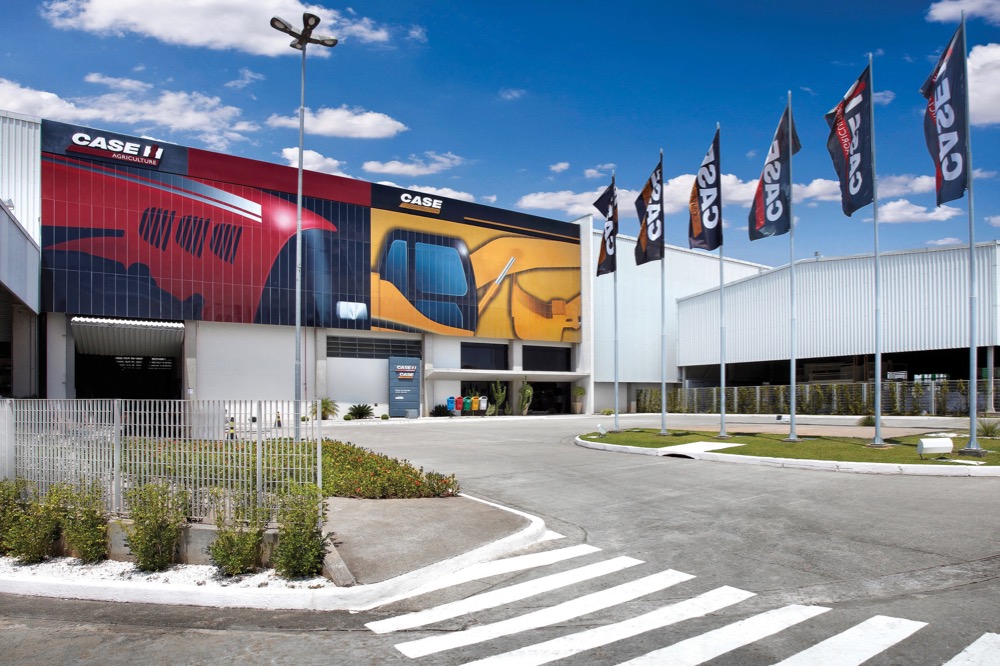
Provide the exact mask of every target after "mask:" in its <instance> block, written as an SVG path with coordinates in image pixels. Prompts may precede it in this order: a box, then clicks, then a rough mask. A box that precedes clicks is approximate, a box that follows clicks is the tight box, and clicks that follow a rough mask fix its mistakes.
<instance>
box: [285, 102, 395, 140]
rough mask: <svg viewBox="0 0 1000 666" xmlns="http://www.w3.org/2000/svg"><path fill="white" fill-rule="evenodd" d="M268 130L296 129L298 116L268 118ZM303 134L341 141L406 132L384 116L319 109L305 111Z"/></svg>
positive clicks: (379, 137) (342, 109)
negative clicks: (340, 139) (335, 138)
mask: <svg viewBox="0 0 1000 666" xmlns="http://www.w3.org/2000/svg"><path fill="white" fill-rule="evenodd" d="M267 124H268V125H269V126H271V127H288V128H295V129H298V127H299V116H298V113H295V114H294V115H291V116H279V115H277V114H275V115H272V116H271V117H270V118H268V119H267ZM305 124H306V131H307V132H308V133H310V134H318V135H321V136H333V137H339V138H345V139H386V138H391V137H394V136H396V135H397V134H399V133H400V132H405V131H406V130H408V129H409V128H408V127H407V126H406V125H404V124H403V123H401V122H399V121H398V120H395V119H393V118H390V117H389V116H387V115H385V114H384V113H377V112H375V111H365V110H364V109H361V108H354V109H349V108H347V106H346V105H344V106H341V107H340V108H337V109H329V108H323V109H320V110H319V111H318V112H315V113H314V112H313V111H311V110H309V109H306V113H305Z"/></svg>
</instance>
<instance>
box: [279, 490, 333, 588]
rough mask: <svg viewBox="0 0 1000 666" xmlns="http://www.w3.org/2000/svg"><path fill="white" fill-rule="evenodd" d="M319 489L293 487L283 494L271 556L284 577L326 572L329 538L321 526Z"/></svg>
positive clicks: (306, 575) (300, 576)
mask: <svg viewBox="0 0 1000 666" xmlns="http://www.w3.org/2000/svg"><path fill="white" fill-rule="evenodd" d="M321 502H322V497H321V496H320V492H319V488H317V487H316V486H314V485H311V484H304V485H301V486H293V487H292V489H291V490H290V491H289V492H288V493H287V494H286V495H283V496H282V497H281V502H280V505H279V508H278V523H279V527H278V545H277V547H275V549H274V556H273V558H272V560H273V563H274V570H275V571H276V572H277V573H278V575H279V576H281V577H283V578H305V577H308V576H315V575H317V574H319V573H321V572H322V571H323V558H324V556H325V555H326V537H325V536H323V532H322V530H321V529H320V518H321V516H320V506H321Z"/></svg>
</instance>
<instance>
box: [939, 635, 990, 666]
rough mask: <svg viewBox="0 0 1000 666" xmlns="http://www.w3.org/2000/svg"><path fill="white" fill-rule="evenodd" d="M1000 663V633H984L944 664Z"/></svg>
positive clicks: (952, 665)
mask: <svg viewBox="0 0 1000 666" xmlns="http://www.w3.org/2000/svg"><path fill="white" fill-rule="evenodd" d="M996 664H1000V634H983V635H982V636H980V637H979V638H978V639H976V642H975V643H973V644H972V645H970V646H969V647H967V648H965V649H964V650H962V651H961V652H960V653H959V654H957V655H955V658H954V659H952V660H951V661H949V662H947V663H946V664H945V665H944V666H996Z"/></svg>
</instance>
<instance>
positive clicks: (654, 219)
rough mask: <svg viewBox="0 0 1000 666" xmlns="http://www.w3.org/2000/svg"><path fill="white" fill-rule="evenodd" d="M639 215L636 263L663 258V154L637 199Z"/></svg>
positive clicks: (636, 206) (636, 208)
mask: <svg viewBox="0 0 1000 666" xmlns="http://www.w3.org/2000/svg"><path fill="white" fill-rule="evenodd" d="M635 212H636V213H637V214H638V215H639V241H638V242H637V243H636V245H635V263H636V265H637V266H638V265H641V264H644V263H646V262H647V261H656V260H658V259H663V154H662V153H661V154H660V163H659V164H657V165H656V168H655V169H653V173H652V174H650V176H649V180H647V181H646V184H645V185H644V186H643V188H642V192H640V193H639V197H638V198H637V199H636V200H635Z"/></svg>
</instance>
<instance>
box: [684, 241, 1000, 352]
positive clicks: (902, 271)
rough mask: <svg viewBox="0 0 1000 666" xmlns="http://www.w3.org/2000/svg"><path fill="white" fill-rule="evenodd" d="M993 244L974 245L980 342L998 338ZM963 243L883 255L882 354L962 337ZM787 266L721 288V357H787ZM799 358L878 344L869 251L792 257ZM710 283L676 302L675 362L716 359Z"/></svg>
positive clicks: (965, 325) (965, 300)
mask: <svg viewBox="0 0 1000 666" xmlns="http://www.w3.org/2000/svg"><path fill="white" fill-rule="evenodd" d="M997 251H998V246H997V244H996V243H990V244H982V245H979V246H977V247H976V275H977V289H978V292H979V293H978V312H979V321H978V326H977V328H978V331H977V333H976V335H977V343H978V345H979V346H988V345H996V344H998V336H997V330H998V326H997V320H998V313H997V284H998V276H997ZM968 262H969V250H968V248H961V247H959V248H948V249H942V250H921V251H908V252H897V253H891V254H884V255H882V257H881V267H882V317H883V349H882V351H883V352H885V353H891V352H903V351H919V350H922V349H953V348H961V347H968V344H969V315H968V307H969V289H968V274H969V263H968ZM788 278H789V270H788V267H787V266H783V267H781V268H778V269H775V270H773V271H770V272H768V273H765V274H763V275H760V276H757V277H754V278H751V279H747V280H744V281H742V282H739V283H737V284H733V285H729V286H728V287H727V288H726V360H727V362H730V363H744V362H751V361H773V360H781V359H787V358H789V356H790V354H789V337H790V322H789V319H790V317H791V312H790V308H789V302H790V291H789V283H788ZM795 281H796V303H797V313H796V319H797V340H796V348H797V353H796V355H797V356H798V358H816V357H826V356H845V355H851V354H871V353H874V349H875V293H874V289H875V287H874V258H873V257H871V256H860V257H842V258H833V259H819V260H816V261H801V262H798V263H796V264H795ZM718 312H719V292H718V290H717V289H715V290H712V291H710V292H706V293H703V294H698V295H695V296H692V297H690V298H686V299H682V300H681V301H680V302H679V303H678V321H679V331H680V337H679V342H678V363H679V364H680V365H681V366H689V365H711V364H715V363H718V362H719V331H718V328H719V323H718V322H719V319H718Z"/></svg>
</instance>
